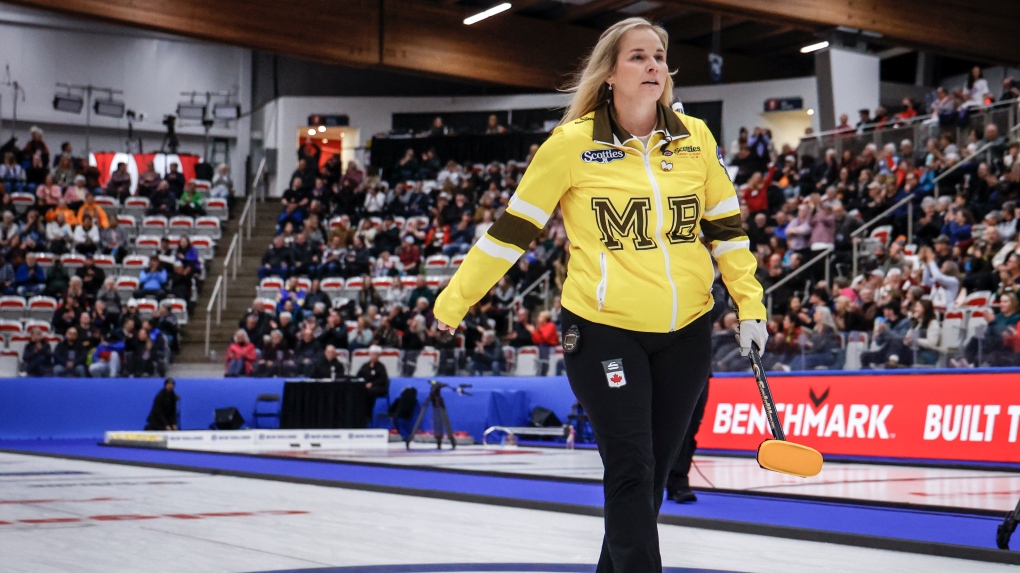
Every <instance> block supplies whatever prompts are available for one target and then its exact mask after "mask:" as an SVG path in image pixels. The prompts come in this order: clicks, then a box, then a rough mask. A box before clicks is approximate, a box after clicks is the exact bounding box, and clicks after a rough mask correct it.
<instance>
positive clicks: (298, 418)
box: [280, 382, 367, 430]
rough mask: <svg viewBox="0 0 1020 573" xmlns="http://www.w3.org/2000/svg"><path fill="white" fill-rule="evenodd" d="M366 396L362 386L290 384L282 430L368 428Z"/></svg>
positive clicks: (285, 388) (285, 394) (282, 413)
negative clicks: (366, 421) (366, 422)
mask: <svg viewBox="0 0 1020 573" xmlns="http://www.w3.org/2000/svg"><path fill="white" fill-rule="evenodd" d="M366 395H367V394H366V392H365V385H364V384H363V383H361V382H286V383H284V385H283V404H282V405H281V408H280V428H281V429H303V430H310V429H329V428H364V427H365V417H366V415H367V413H366V412H365V399H366Z"/></svg>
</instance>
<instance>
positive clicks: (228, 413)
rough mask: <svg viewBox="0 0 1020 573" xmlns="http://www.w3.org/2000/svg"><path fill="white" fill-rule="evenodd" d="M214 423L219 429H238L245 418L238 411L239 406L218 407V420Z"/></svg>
mask: <svg viewBox="0 0 1020 573" xmlns="http://www.w3.org/2000/svg"><path fill="white" fill-rule="evenodd" d="M214 425H215V426H216V429H217V430H237V429H240V427H241V426H243V425H244V418H243V417H242V416H241V413H240V412H238V411H237V408H234V407H230V408H216V422H215V424H214Z"/></svg>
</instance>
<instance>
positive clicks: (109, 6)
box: [11, 0, 1020, 90]
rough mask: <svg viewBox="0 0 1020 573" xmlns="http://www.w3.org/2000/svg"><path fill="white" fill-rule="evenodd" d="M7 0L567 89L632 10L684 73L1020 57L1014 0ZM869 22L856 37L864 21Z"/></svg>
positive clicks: (282, 49) (324, 56)
mask: <svg viewBox="0 0 1020 573" xmlns="http://www.w3.org/2000/svg"><path fill="white" fill-rule="evenodd" d="M499 1H500V0H275V1H265V0H254V1H252V0H174V1H173V2H167V1H166V0H13V1H12V2H11V3H12V4H18V5H23V6H28V7H33V8H40V9H45V10H51V11H55V12H60V13H64V14H70V15H76V16H82V17H86V18H94V19H99V20H103V21H107V22H114V23H118V24H122V25H127V26H132V27H141V28H146V29H150V30H157V31H161V32H168V33H173V34H179V35H183V36H188V37H193V38H198V39H202V40H208V41H213V42H221V43H227V44H234V45H239V46H245V47H249V48H252V49H257V50H261V51H266V52H273V53H280V54H286V55H288V56H294V57H298V58H306V59H312V60H317V61H321V62H326V63H331V64H338V65H345V66H356V67H376V68H382V69H390V70H399V71H406V72H412V73H418V74H427V75H436V76H443V77H449V78H458V79H465V80H472V81H478V82H483V83H495V84H503V85H508V86H517V87H523V88H537V89H544V90H548V89H553V88H555V87H559V86H562V85H563V83H564V78H565V74H567V73H569V72H571V71H573V70H574V69H576V67H577V63H578V61H579V60H580V58H581V57H582V56H583V55H584V53H585V51H586V50H587V49H589V48H590V47H591V46H592V45H593V44H594V43H595V41H596V40H597V38H598V35H599V32H600V31H601V30H602V29H604V28H605V27H606V26H608V25H609V24H611V23H613V22H615V21H618V20H620V19H622V18H626V17H629V16H642V17H645V18H648V19H650V20H653V21H655V22H658V23H660V24H662V25H663V26H665V27H666V29H667V30H668V31H669V32H670V43H671V45H670V46H669V55H668V57H669V62H670V65H671V66H673V67H677V68H678V69H679V76H678V78H677V80H678V82H680V83H683V84H699V83H708V81H709V79H708V65H707V59H708V54H709V52H710V51H712V49H713V48H714V47H717V48H718V50H719V52H720V53H721V54H722V55H723V56H724V58H725V68H724V78H725V81H751V80H761V79H774V78H781V77H791V76H800V75H807V74H810V73H811V71H812V69H813V58H812V56H810V55H807V56H805V55H802V54H800V53H799V50H800V48H801V47H803V46H805V45H807V44H810V43H814V42H816V41H819V40H822V39H828V38H830V37H832V36H838V37H840V38H841V39H842V40H843V41H845V42H850V43H852V44H856V43H858V42H860V43H861V44H862V45H867V47H868V49H870V50H872V51H874V52H878V53H886V54H894V53H897V52H898V53H902V49H903V48H907V49H918V50H925V51H931V52H935V53H940V54H947V55H952V56H956V57H962V58H972V59H974V61H975V62H976V63H982V64H1007V65H1016V64H1018V63H1020V42H1017V41H1016V32H1015V30H1014V27H1015V25H1016V22H1018V21H1020V2H1017V1H1015V0H897V1H895V2H894V1H890V0H781V1H777V0H516V1H513V0H511V4H512V7H511V8H510V9H509V10H508V11H506V12H504V13H502V14H499V15H497V16H494V17H492V18H489V19H487V20H484V21H482V22H480V23H477V24H474V25H472V26H466V25H464V24H463V19H464V18H465V17H467V16H469V15H472V14H475V13H477V12H479V11H480V10H482V9H485V8H488V7H489V6H492V5H494V4H497V3H499ZM861 31H863V32H864V33H863V34H861V33H860V32H861Z"/></svg>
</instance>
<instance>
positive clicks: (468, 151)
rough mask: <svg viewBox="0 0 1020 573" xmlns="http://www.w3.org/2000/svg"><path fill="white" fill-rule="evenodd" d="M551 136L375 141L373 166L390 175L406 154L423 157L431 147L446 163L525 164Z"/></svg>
mask: <svg viewBox="0 0 1020 573" xmlns="http://www.w3.org/2000/svg"><path fill="white" fill-rule="evenodd" d="M548 137H549V134H548V133H505V134H502V135H446V136H440V137H407V138H392V137H389V138H386V137H373V138H372V165H373V166H374V167H378V168H381V169H383V170H384V173H386V174H387V175H388V174H389V169H390V168H392V167H393V166H394V165H395V164H396V163H397V161H399V160H400V158H401V157H403V156H404V152H405V151H406V150H407V149H408V148H411V149H413V150H414V152H415V154H417V155H418V156H421V154H422V153H424V152H425V151H427V150H428V149H429V148H430V147H432V148H435V150H436V156H438V157H439V159H440V161H442V162H443V163H444V164H445V163H446V162H447V161H450V160H453V161H456V162H457V163H461V164H463V163H489V162H491V161H499V162H505V161H509V160H511V159H513V160H515V161H522V160H524V158H525V157H527V156H528V148H530V147H531V145H532V144H533V143H537V144H540V145H541V143H542V142H543V141H545V140H546V138H548Z"/></svg>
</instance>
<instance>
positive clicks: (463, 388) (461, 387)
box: [429, 380, 472, 396]
mask: <svg viewBox="0 0 1020 573" xmlns="http://www.w3.org/2000/svg"><path fill="white" fill-rule="evenodd" d="M429 385H430V386H431V389H430V390H429V395H430V396H431V395H432V394H439V392H441V391H442V390H443V388H449V389H451V390H453V391H454V392H456V393H457V394H459V395H461V396H470V395H471V392H468V391H467V389H468V388H471V387H472V385H471V384H458V385H457V386H451V385H449V384H447V383H446V382H440V381H439V380H429Z"/></svg>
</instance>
